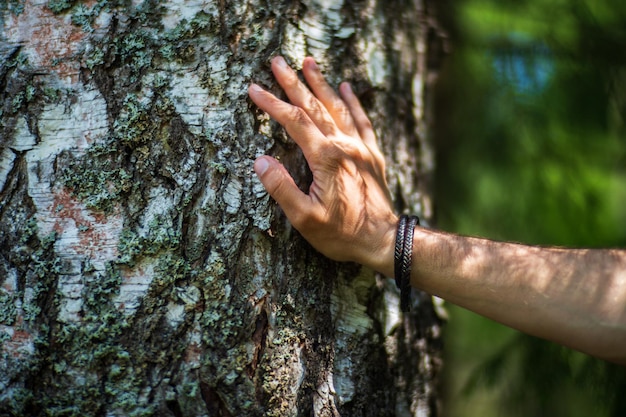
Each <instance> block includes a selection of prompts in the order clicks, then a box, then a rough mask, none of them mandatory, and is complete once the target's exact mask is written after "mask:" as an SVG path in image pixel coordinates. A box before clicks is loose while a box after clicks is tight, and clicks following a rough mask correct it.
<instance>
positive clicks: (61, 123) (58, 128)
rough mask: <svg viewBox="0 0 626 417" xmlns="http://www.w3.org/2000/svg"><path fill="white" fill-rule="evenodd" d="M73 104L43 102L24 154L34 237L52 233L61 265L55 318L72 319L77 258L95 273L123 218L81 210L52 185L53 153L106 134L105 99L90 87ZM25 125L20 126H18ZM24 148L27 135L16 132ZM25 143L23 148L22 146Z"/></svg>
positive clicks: (113, 249)
mask: <svg viewBox="0 0 626 417" xmlns="http://www.w3.org/2000/svg"><path fill="white" fill-rule="evenodd" d="M74 93H75V95H73V100H74V101H73V102H72V103H71V104H70V103H61V104H55V105H48V106H46V107H45V108H44V110H43V112H42V114H41V116H40V120H39V132H40V138H39V143H38V144H36V146H32V149H30V150H27V152H26V161H27V165H28V194H29V195H30V197H31V198H32V201H33V203H34V204H35V207H36V209H37V214H36V215H37V219H38V227H39V235H40V238H43V237H45V236H48V235H50V234H51V233H56V235H57V239H56V241H55V244H54V249H55V252H56V253H57V255H58V256H59V258H60V259H61V260H62V261H64V262H63V264H64V265H66V266H67V267H66V269H65V270H64V271H63V274H62V275H61V276H60V277H59V283H58V291H59V294H61V297H60V312H59V318H60V319H61V320H64V321H75V320H78V315H77V313H78V311H80V309H81V306H82V304H81V303H82V302H81V301H80V291H81V290H82V283H81V282H79V281H77V279H76V276H77V275H78V274H79V273H80V265H81V263H82V262H85V261H87V260H88V261H89V262H90V263H91V264H92V265H93V267H94V269H95V270H96V271H103V270H104V266H105V264H106V262H108V261H110V260H113V259H115V258H116V257H117V242H118V237H119V233H120V231H121V230H122V226H123V219H122V217H121V215H119V214H111V215H108V216H105V215H103V214H102V213H97V212H94V211H92V210H89V209H87V208H86V206H85V205H84V204H83V203H81V202H80V201H77V200H76V199H75V198H74V197H72V195H71V194H70V192H69V190H67V189H65V188H63V187H62V186H60V185H58V184H55V183H54V181H55V179H56V178H57V176H58V174H59V173H57V172H56V171H55V169H56V168H55V162H56V158H57V156H58V155H59V154H60V153H61V152H62V151H67V150H70V151H73V152H76V153H79V154H80V153H82V152H83V151H84V149H86V148H87V147H88V146H89V145H90V144H91V143H93V142H95V141H97V140H98V139H100V138H101V137H103V136H105V135H106V133H107V113H106V103H105V101H104V99H103V98H102V96H101V95H100V94H99V93H98V91H96V90H82V89H77V90H75V91H74ZM24 128H26V127H24ZM20 138H21V140H23V141H25V143H22V142H20V143H17V144H18V145H19V146H22V147H23V148H24V149H26V148H28V147H31V145H30V144H31V139H30V138H29V137H28V136H27V135H26V134H25V133H24V134H22V135H20ZM27 145H28V146H27Z"/></svg>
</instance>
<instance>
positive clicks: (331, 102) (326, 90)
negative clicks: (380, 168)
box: [302, 57, 358, 136]
mask: <svg viewBox="0 0 626 417" xmlns="http://www.w3.org/2000/svg"><path fill="white" fill-rule="evenodd" d="M302 72H303V74H304V78H305V79H306V82H307V84H308V85H309V87H311V90H312V91H313V94H315V97H317V99H318V100H319V101H320V102H321V103H322V104H323V105H324V107H325V108H326V110H327V111H328V113H329V114H330V116H331V117H332V118H333V121H334V122H335V123H336V124H337V127H338V128H339V129H340V130H341V131H343V132H344V133H345V134H347V135H349V136H354V135H356V134H358V131H357V129H356V127H355V125H354V120H353V119H352V115H351V114H350V110H349V109H348V107H347V106H346V104H345V103H344V101H343V100H342V99H341V98H340V97H339V96H338V95H337V93H336V92H335V90H334V89H333V88H332V87H331V86H330V85H329V84H328V82H326V79H325V78H324V75H323V74H322V72H321V71H320V69H319V67H318V66H317V64H316V62H315V60H314V59H313V58H311V57H307V58H305V59H304V61H303V62H302Z"/></svg>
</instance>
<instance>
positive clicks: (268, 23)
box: [0, 0, 440, 417]
mask: <svg viewBox="0 0 626 417" xmlns="http://www.w3.org/2000/svg"><path fill="white" fill-rule="evenodd" d="M436 38H437V36H436V26H435V25H434V23H433V20H432V19H431V17H430V13H429V11H428V9H427V7H426V5H425V4H423V2H422V0H414V1H390V0H380V1H376V0H344V1H343V2H342V1H330V0H318V1H281V2H268V1H264V0H249V1H242V0H238V1H226V0H215V1H209V0H206V1H198V0H177V1H168V2H166V1H159V0H145V1H141V0H132V1H131V0H90V1H85V2H82V1H78V0H50V1H45V0H27V1H21V0H3V1H2V2H0V91H1V93H0V94H1V96H0V98H1V101H0V115H1V117H0V139H1V142H0V248H1V252H0V284H1V287H0V415H31V416H38V415H52V416H86V415H94V416H126V415H129V416H139V415H159V416H168V415H169V416H260V415H264V416H310V415H315V416H339V415H341V416H377V417H379V416H409V415H411V416H418V415H419V416H432V415H436V413H437V408H438V406H437V391H436V381H437V374H438V370H439V368H440V320H439V319H438V317H437V315H436V314H435V310H434V308H433V304H432V301H431V299H430V297H428V296H426V295H425V294H416V295H415V297H414V308H413V310H412V313H410V314H406V315H401V314H399V312H398V307H397V304H398V294H397V291H396V290H395V288H394V287H393V283H392V281H391V280H387V279H385V278H383V277H380V276H377V275H376V274H375V273H373V272H372V271H369V270H366V269H364V268H361V267H359V266H357V265H352V264H337V263H334V262H331V261H329V260H328V259H325V258H324V257H323V256H321V255H319V254H318V253H317V252H316V251H314V250H313V249H312V248H311V247H310V246H309V245H308V244H307V243H306V242H305V241H304V240H303V239H302V238H301V237H300V236H299V235H298V233H297V232H296V231H295V230H293V229H292V228H291V227H290V226H289V224H288V223H287V221H286V219H285V217H284V215H283V214H282V213H281V212H280V210H279V209H278V208H277V207H276V205H275V204H274V202H273V201H272V200H271V199H270V198H269V197H268V196H267V194H266V193H265V192H264V190H263V188H262V186H261V184H260V183H259V182H258V181H257V179H256V178H255V177H254V175H253V173H252V162H253V160H254V158H255V157H257V156H259V155H261V154H263V153H270V154H272V155H275V156H279V157H280V158H281V160H282V161H283V162H284V164H285V165H286V166H287V167H288V168H289V169H290V170H291V172H292V173H293V175H294V177H295V178H296V179H297V181H299V182H300V183H301V184H302V186H303V187H306V184H307V182H308V181H309V179H310V174H309V172H308V170H307V168H306V163H305V161H304V160H303V158H302V155H301V153H300V152H299V150H298V149H297V147H296V146H294V144H293V142H292V141H291V139H289V138H288V137H287V136H286V135H285V133H284V132H283V131H282V129H281V128H280V127H279V126H277V125H276V124H275V123H274V122H272V121H270V120H269V119H268V117H267V116H266V115H264V114H262V113H261V112H259V111H258V110H257V109H256V108H254V106H252V105H251V103H250V101H249V100H248V98H247V94H246V89H247V86H248V84H249V82H250V81H251V80H254V81H256V82H259V83H261V84H264V85H265V86H268V87H270V88H274V89H275V91H279V90H278V89H277V88H276V85H275V83H274V81H273V79H272V77H271V74H270V71H269V59H270V58H271V57H273V56H274V55H276V54H278V53H280V54H283V55H284V56H286V57H287V59H288V60H289V61H290V63H291V64H292V65H293V66H294V67H296V68H297V66H298V65H299V63H300V62H301V61H302V58H304V56H306V55H313V56H315V57H316V58H317V59H318V61H319V62H320V64H321V66H322V67H323V68H324V70H325V72H326V74H327V75H328V77H329V79H330V81H331V82H332V83H335V84H336V83H338V82H339V81H340V80H343V79H348V80H350V81H352V82H353V83H354V85H355V86H356V89H357V90H358V91H359V92H360V95H361V98H362V100H363V102H364V103H365V105H366V107H367V108H368V110H369V112H370V115H371V116H372V118H373V122H374V124H375V126H376V127H377V131H378V134H379V137H380V138H381V146H382V148H383V151H384V152H385V154H386V155H387V157H388V164H389V172H388V175H389V179H390V183H391V186H392V187H393V188H392V189H393V190H394V192H395V197H396V201H397V206H398V210H400V211H402V210H407V211H411V212H415V213H418V214H421V215H422V216H423V217H425V218H426V219H428V218H429V216H430V215H431V203H430V199H429V192H428V189H427V187H428V184H429V181H428V178H429V176H430V174H431V171H432V169H433V167H432V154H431V147H430V145H429V143H428V141H427V135H426V130H427V129H426V128H427V120H428V117H427V114H426V113H425V111H424V109H425V108H426V109H427V108H428V103H427V96H428V95H427V90H428V86H429V85H430V84H429V83H430V80H429V77H430V76H431V68H429V59H428V57H429V55H428V48H429V45H430V44H431V42H430V41H432V40H436ZM434 44H436V42H435V43H434Z"/></svg>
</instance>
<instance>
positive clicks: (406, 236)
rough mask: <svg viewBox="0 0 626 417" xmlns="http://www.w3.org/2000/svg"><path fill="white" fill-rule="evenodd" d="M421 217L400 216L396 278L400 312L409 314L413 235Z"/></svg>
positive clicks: (396, 246) (396, 252)
mask: <svg viewBox="0 0 626 417" xmlns="http://www.w3.org/2000/svg"><path fill="white" fill-rule="evenodd" d="M419 224H420V222H419V217H417V216H407V215H405V214H403V215H402V216H400V221H399V223H398V231H397V234H396V245H395V247H394V275H395V276H394V278H395V280H396V285H397V287H398V288H399V289H400V310H401V311H403V312H407V311H409V310H410V308H411V262H412V255H413V234H414V232H415V227H416V226H417V225H419Z"/></svg>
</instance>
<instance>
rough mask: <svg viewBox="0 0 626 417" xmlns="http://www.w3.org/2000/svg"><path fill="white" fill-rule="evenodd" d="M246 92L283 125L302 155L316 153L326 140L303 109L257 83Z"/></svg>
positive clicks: (307, 155)
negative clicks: (279, 97) (300, 149)
mask: <svg viewBox="0 0 626 417" xmlns="http://www.w3.org/2000/svg"><path fill="white" fill-rule="evenodd" d="M248 94H249V96H250V98H251V99H252V101H254V103H255V104H256V105H257V106H259V108H260V109H262V110H263V111H266V112H267V113H268V114H269V115H270V116H271V117H272V118H274V119H275V120H276V121H277V122H278V123H280V124H281V125H283V126H284V127H285V129H286V130H287V133H289V136H291V137H292V138H293V140H294V141H296V143H297V144H298V146H300V148H302V152H303V153H304V156H305V157H307V160H309V156H310V155H313V154H315V153H317V151H318V149H319V146H320V145H321V144H323V143H325V142H326V141H327V138H326V136H325V135H324V134H323V133H322V132H321V131H320V130H319V128H318V127H317V126H316V124H315V123H314V122H313V121H312V120H311V118H310V117H309V116H308V114H307V113H306V111H305V110H303V109H302V108H300V107H297V106H293V105H291V104H289V103H286V102H284V101H282V100H280V99H278V98H277V97H276V96H275V95H274V94H272V93H270V92H268V91H265V90H263V89H262V88H261V87H260V86H258V85H257V84H251V85H250V87H249V88H248Z"/></svg>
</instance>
